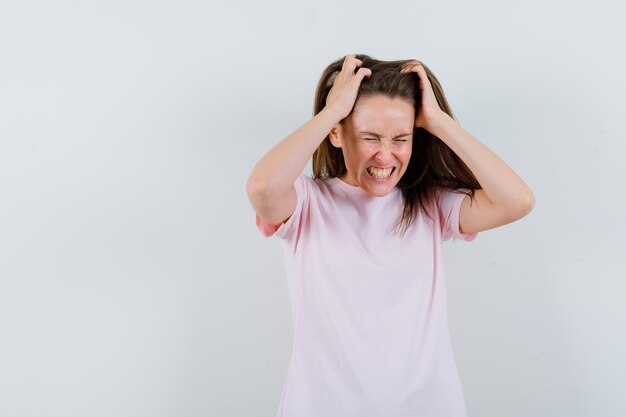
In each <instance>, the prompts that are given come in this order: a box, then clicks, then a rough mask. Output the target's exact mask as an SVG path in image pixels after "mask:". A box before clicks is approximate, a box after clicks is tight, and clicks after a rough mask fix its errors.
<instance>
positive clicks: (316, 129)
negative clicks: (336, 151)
mask: <svg viewBox="0 0 626 417" xmlns="http://www.w3.org/2000/svg"><path fill="white" fill-rule="evenodd" d="M339 120H340V116H338V114H337V112H336V111H334V110H333V108H331V107H325V108H324V109H323V110H322V111H321V112H319V113H318V114H316V115H315V116H313V117H312V118H311V119H310V120H308V121H307V122H306V123H305V124H304V125H302V126H301V127H299V128H298V129H297V130H296V131H294V132H293V133H291V134H290V135H289V136H287V137H286V138H285V139H283V140H282V141H281V142H279V143H278V144H276V145H275V146H274V147H272V148H271V149H270V150H269V151H268V152H267V153H266V154H265V155H264V156H263V157H262V158H261V159H260V160H259V161H258V162H257V163H256V165H255V166H254V168H253V169H252V172H251V173H250V176H249V178H248V183H247V188H248V190H249V192H254V193H256V194H262V195H263V196H264V197H265V198H267V199H268V200H270V201H271V200H272V199H273V198H274V197H279V196H283V195H285V193H286V192H287V191H288V190H289V187H291V186H292V185H293V183H294V182H295V180H296V178H297V177H298V175H300V173H301V172H302V171H303V170H304V167H305V166H306V163H307V162H308V160H309V159H310V158H311V156H312V155H313V153H314V152H315V150H316V149H317V148H318V147H319V145H320V144H321V143H322V141H323V140H324V138H325V137H326V136H327V135H328V132H330V130H331V129H332V127H333V126H334V125H336V124H337V123H338V122H339Z"/></svg>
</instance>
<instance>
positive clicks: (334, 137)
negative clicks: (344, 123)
mask: <svg viewBox="0 0 626 417" xmlns="http://www.w3.org/2000/svg"><path fill="white" fill-rule="evenodd" d="M328 137H329V139H330V143H332V144H333V146H334V147H335V148H341V125H340V124H339V123H337V124H336V125H335V126H333V128H332V129H330V132H329V133H328Z"/></svg>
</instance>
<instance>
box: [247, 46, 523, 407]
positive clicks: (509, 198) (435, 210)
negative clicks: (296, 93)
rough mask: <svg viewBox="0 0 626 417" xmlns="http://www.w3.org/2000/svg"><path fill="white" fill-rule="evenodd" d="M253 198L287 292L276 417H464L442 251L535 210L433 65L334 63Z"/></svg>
mask: <svg viewBox="0 0 626 417" xmlns="http://www.w3.org/2000/svg"><path fill="white" fill-rule="evenodd" d="M311 156H312V157H313V177H309V176H307V175H305V174H304V173H303V169H304V168H305V165H306V163H307V162H308V160H309V158H310V157H311ZM246 191H247V194H248V198H249V200H250V202H251V204H252V207H253V208H254V210H255V212H256V225H257V228H258V230H259V231H260V233H261V234H262V235H263V236H266V237H269V236H277V237H278V238H280V239H281V244H282V248H283V250H284V257H285V267H286V272H287V278H288V286H289V294H290V300H291V308H292V314H293V323H294V341H293V348H292V356H291V361H290V364H289V369H288V372H287V378H286V381H285V384H284V387H283V392H282V397H281V401H280V406H279V410H278V416H279V417H348V416H350V417H413V416H415V417H418V416H419V417H421V416H428V417H444V416H445V417H464V416H466V411H465V402H464V396H463V390H462V387H461V383H460V379H459V376H458V372H457V368H456V363H455V359H454V356H453V352H452V348H451V345H450V338H449V333H448V323H447V317H446V309H447V307H446V296H445V282H444V271H443V259H442V252H441V244H442V242H443V241H445V240H448V239H450V238H452V237H454V238H456V239H463V240H465V241H471V240H474V239H475V238H476V236H477V234H478V232H480V231H483V230H488V229H493V228H495V227H498V226H502V225H505V224H508V223H511V222H513V221H515V220H517V219H520V218H521V217H523V216H525V215H526V214H528V213H529V212H530V211H531V210H532V207H533V206H534V196H533V193H532V192H531V190H530V189H529V188H528V186H527V185H526V184H525V183H524V181H523V180H522V179H521V178H520V177H519V176H518V175H517V174H516V173H515V172H513V170H512V169H511V168H510V167H508V166H507V165H506V164H505V163H504V162H503V161H502V160H501V159H499V158H498V157H497V156H496V155H495V154H494V153H493V152H491V151H490V150H489V149H488V148H487V147H485V146H484V145H483V144H482V143H480V142H479V141H478V140H477V139H475V138H474V137H473V136H471V135H470V134H469V133H468V132H467V131H465V130H464V129H463V128H462V127H461V126H460V125H459V124H458V123H457V122H456V121H455V119H454V116H453V113H452V111H451V109H450V107H449V105H448V103H447V100H446V98H445V96H444V93H443V89H442V87H441V85H440V84H439V82H438V80H437V78H436V77H435V76H434V75H433V73H432V72H431V71H430V70H429V69H428V67H426V65H424V64H423V63H421V62H418V61H415V60H403V61H380V60H376V59H374V58H372V57H369V56H367V55H348V56H346V57H345V59H344V58H342V59H339V60H337V61H335V62H333V63H331V64H330V65H329V66H328V67H327V68H326V70H325V71H324V72H323V74H322V77H321V79H320V82H319V84H318V87H317V92H316V98H315V108H314V116H313V118H312V119H310V120H309V121H307V122H306V123H305V124H304V125H302V126H301V127H300V128H299V129H297V130H296V131H295V132H293V133H292V134H291V135H289V136H288V137H287V138H285V139H284V140H283V141H281V142H280V143H278V144H277V145H276V146H274V147H273V148H272V149H270V150H269V152H268V153H267V154H266V155H265V156H263V158H261V160H259V162H258V163H257V164H256V166H255V167H254V169H253V170H252V172H251V174H250V177H249V179H248V182H247V184H246Z"/></svg>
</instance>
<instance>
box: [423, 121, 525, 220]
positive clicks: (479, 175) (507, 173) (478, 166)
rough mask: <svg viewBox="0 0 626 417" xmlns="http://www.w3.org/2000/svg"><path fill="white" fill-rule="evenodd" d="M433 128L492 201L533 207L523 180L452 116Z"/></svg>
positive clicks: (512, 205) (514, 206)
mask: <svg viewBox="0 0 626 417" xmlns="http://www.w3.org/2000/svg"><path fill="white" fill-rule="evenodd" d="M446 116H447V115H446ZM433 130H434V132H433V134H434V135H436V136H437V137H438V138H440V139H441V140H443V141H444V142H445V144H446V145H448V146H449V147H450V149H452V150H453V151H454V153H455V154H457V155H458V156H459V158H461V159H462V160H463V162H464V163H465V164H466V165H467V166H468V168H469V169H470V170H471V171H472V173H473V174H474V176H475V177H476V179H477V180H478V182H479V183H480V186H481V187H482V189H483V190H484V191H485V194H486V195H487V197H488V198H489V200H490V201H491V202H492V203H493V204H496V205H502V206H511V207H512V208H517V207H519V206H520V205H524V206H526V205H529V206H532V204H533V203H534V196H533V193H532V191H531V190H530V188H529V187H528V185H526V183H525V182H524V180H522V178H520V177H519V176H518V175H517V174H516V173H515V171H513V170H512V169H511V168H510V167H509V166H508V165H507V164H506V163H505V162H504V161H503V160H502V159H500V158H499V157H498V156H497V155H496V154H495V153H494V152H492V151H491V150H490V149H489V148H487V147H486V146H485V145H484V144H482V143H481V142H480V141H478V139H476V138H474V137H473V136H472V135H471V134H470V133H469V132H467V131H466V130H465V129H464V128H463V127H461V125H460V124H458V123H457V122H456V121H455V120H454V119H452V118H451V117H449V116H447V117H445V116H444V117H442V118H441V119H440V120H439V121H438V122H437V123H436V127H435V128H434V129H433Z"/></svg>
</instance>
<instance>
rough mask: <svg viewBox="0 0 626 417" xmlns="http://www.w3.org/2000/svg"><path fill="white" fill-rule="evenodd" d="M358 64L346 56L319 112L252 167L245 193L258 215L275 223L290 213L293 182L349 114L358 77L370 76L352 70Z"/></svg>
mask: <svg viewBox="0 0 626 417" xmlns="http://www.w3.org/2000/svg"><path fill="white" fill-rule="evenodd" d="M362 64H363V62H362V61H361V60H359V59H356V58H355V56H354V55H348V56H346V58H345V59H344V61H343V65H342V68H341V71H340V72H339V74H338V75H337V76H336V77H335V79H334V81H333V85H332V87H331V89H330V91H329V92H328V96H327V97H326V106H325V107H324V108H323V109H322V111H320V112H319V113H318V114H316V115H315V116H313V117H312V118H311V119H310V120H309V121H307V122H306V123H305V124H304V125H302V126H301V127H299V128H298V129H297V130H296V131H295V132H293V133H291V134H290V135H289V136H287V137H286V138H285V139H283V140H282V141H281V142H279V143H278V144H277V145H275V146H274V147H273V148H272V149H270V150H269V151H268V152H267V153H266V154H265V155H264V156H263V157H262V158H261V159H260V160H259V161H258V162H257V164H256V165H255V166H254V168H253V169H252V172H251V174H250V177H249V178H248V182H247V183H246V192H247V193H248V198H249V200H250V203H251V204H252V206H253V207H254V210H255V211H256V213H257V214H258V215H259V216H260V217H261V218H263V219H265V220H266V221H268V222H271V223H272V224H279V223H280V222H284V221H286V220H285V219H288V218H289V217H290V216H291V215H292V214H293V211H294V210H295V208H296V204H297V200H296V198H297V195H296V190H295V188H294V186H293V184H294V182H295V181H296V179H297V178H298V175H300V173H302V171H303V170H304V167H305V165H306V163H307V161H308V160H309V158H310V157H311V156H312V155H313V153H314V152H315V150H316V149H317V148H318V147H319V146H320V144H321V143H322V141H323V140H324V138H326V136H327V135H328V133H329V132H330V131H331V129H332V128H333V127H334V126H335V125H336V124H337V123H339V122H340V121H341V120H342V119H344V118H345V117H347V116H348V114H350V112H351V111H352V108H353V107H354V102H355V100H356V96H357V93H358V89H359V85H360V83H361V80H362V79H363V77H365V76H369V75H371V70H369V69H367V68H359V69H358V70H357V71H356V73H355V72H354V71H355V69H356V68H357V67H358V66H360V65H362Z"/></svg>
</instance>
